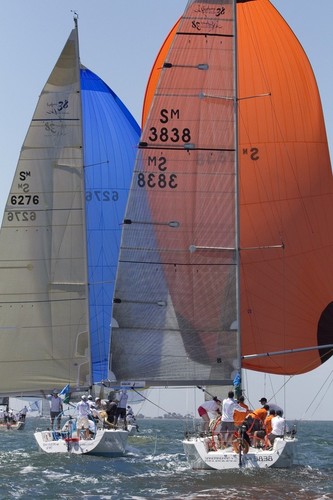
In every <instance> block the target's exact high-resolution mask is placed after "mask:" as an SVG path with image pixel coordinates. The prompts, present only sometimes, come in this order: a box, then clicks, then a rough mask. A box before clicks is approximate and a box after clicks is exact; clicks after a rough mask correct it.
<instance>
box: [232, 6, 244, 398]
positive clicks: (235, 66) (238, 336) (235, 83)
mask: <svg viewBox="0 0 333 500" xmlns="http://www.w3.org/2000/svg"><path fill="white" fill-rule="evenodd" d="M233 19H234V51H233V52H234V86H235V96H234V140H235V198H236V200H235V223H236V252H235V255H236V311H237V359H238V363H239V366H238V369H239V373H240V375H241V376H242V373H241V369H242V368H241V316H240V215H239V158H238V155H239V151H238V149H239V148H238V66H237V61H238V59H237V1H236V0H233ZM241 390H242V384H241V386H240V391H241ZM240 395H241V393H240V394H237V396H240Z"/></svg>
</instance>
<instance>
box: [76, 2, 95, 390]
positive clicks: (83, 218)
mask: <svg viewBox="0 0 333 500" xmlns="http://www.w3.org/2000/svg"><path fill="white" fill-rule="evenodd" d="M72 12H73V13H74V16H73V19H74V27H75V45H76V56H77V57H76V71H77V75H78V85H79V90H78V92H79V94H80V96H79V97H80V101H79V102H80V104H79V114H80V136H81V160H82V193H81V196H82V221H83V228H84V229H83V232H84V235H85V237H84V238H83V246H84V249H83V254H84V256H85V266H84V283H85V296H86V315H87V327H88V335H87V341H88V353H89V354H88V362H89V386H91V385H92V384H93V380H92V357H91V338H90V333H91V328H90V307H89V304H90V301H89V298H90V294H89V283H88V275H89V273H88V249H87V237H88V235H87V220H86V198H85V192H86V189H85V188H86V185H85V184H86V183H85V172H84V170H85V162H84V152H85V147H84V136H83V121H82V120H83V118H82V117H83V110H82V86H81V65H80V49H79V29H78V19H79V16H78V14H77V12H75V11H72Z"/></svg>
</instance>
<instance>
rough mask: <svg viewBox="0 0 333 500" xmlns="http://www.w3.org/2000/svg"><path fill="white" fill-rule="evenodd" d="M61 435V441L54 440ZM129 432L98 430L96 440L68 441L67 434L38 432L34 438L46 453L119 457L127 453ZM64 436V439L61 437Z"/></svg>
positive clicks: (72, 439) (75, 439)
mask: <svg viewBox="0 0 333 500" xmlns="http://www.w3.org/2000/svg"><path fill="white" fill-rule="evenodd" d="M57 435H60V438H59V439H56V440H55V439H54V437H55V436H57ZM128 435H129V432H128V431H125V430H122V429H111V430H110V429H98V430H97V433H96V436H95V438H94V439H89V440H85V439H80V440H78V439H77V438H76V437H75V436H74V435H73V438H70V439H67V438H66V433H58V432H57V433H56V432H52V431H38V432H35V434H34V436H35V439H36V441H37V444H38V446H39V448H40V450H41V451H44V452H45V453H67V454H68V453H74V454H75V455H87V454H89V455H101V456H108V457H117V456H121V455H123V454H124V453H125V451H126V447H127V438H128ZM61 436H62V437H61Z"/></svg>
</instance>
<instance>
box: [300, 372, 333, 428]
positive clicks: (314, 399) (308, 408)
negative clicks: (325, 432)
mask: <svg viewBox="0 0 333 500" xmlns="http://www.w3.org/2000/svg"><path fill="white" fill-rule="evenodd" d="M332 374H333V370H332V371H331V373H330V374H329V375H328V376H327V377H326V380H325V381H324V383H323V385H322V386H321V388H320V390H319V392H318V393H317V394H316V396H315V397H314V398H313V400H312V401H311V403H310V404H309V406H308V407H307V409H306V410H305V412H304V413H303V415H302V417H301V420H303V419H304V417H305V415H306V414H307V412H308V411H309V410H310V408H311V406H312V405H313V404H314V402H315V401H316V399H317V398H318V396H319V394H320V392H321V391H322V390H323V388H324V385H325V384H326V382H327V380H328V379H329V378H330V377H331V376H332ZM332 383H333V379H332V380H331V382H330V384H329V386H328V388H327V389H326V391H325V393H324V395H323V396H322V398H321V400H320V401H319V403H318V406H317V408H315V409H314V411H313V413H312V415H311V416H313V414H314V412H315V411H316V410H317V409H318V407H319V405H320V403H321V402H322V400H323V399H324V397H325V395H326V394H327V391H328V390H329V388H330V387H331V385H332Z"/></svg>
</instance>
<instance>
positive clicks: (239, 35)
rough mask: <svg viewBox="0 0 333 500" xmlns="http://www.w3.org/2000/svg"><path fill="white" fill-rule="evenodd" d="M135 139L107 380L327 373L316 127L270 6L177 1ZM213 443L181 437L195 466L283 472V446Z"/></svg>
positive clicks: (327, 204) (319, 131) (324, 192)
mask: <svg viewBox="0 0 333 500" xmlns="http://www.w3.org/2000/svg"><path fill="white" fill-rule="evenodd" d="M142 128H143V131H142V135H141V138H140V143H139V151H138V153H137V158H136V165H135V169H134V175H133V180H132V185H131V189H130V194H129V201H128V206H127V209H126V214H125V219H124V227H123V234H122V242H121V250H120V257H119V264H118V271H117V278H116V286H115V295H114V310H113V314H114V318H115V320H116V323H117V326H116V327H113V328H112V341H111V352H112V372H113V374H114V376H115V378H116V379H117V380H129V381H130V380H133V381H135V380H136V379H139V380H145V382H146V385H147V386H161V387H163V386H164V387H172V386H193V387H196V386H201V387H206V388H207V387H208V388H209V387H216V388H217V389H218V390H219V389H220V388H221V387H223V388H225V391H226V393H227V392H228V390H231V389H232V388H235V390H236V391H237V392H238V394H241V392H242V391H243V386H242V375H243V371H242V370H243V369H248V370H256V371H258V372H262V373H268V374H280V375H299V374H302V373H306V372H308V371H310V370H313V369H315V368H316V367H318V366H320V365H321V364H322V363H324V362H325V361H327V360H328V359H329V358H330V357H331V355H332V353H333V350H332V345H333V288H332V283H333V230H332V229H333V224H332V217H331V214H332V213H333V184H332V172H331V164H330V158H329V152H328V145H327V138H326V131H325V124H324V119H323V113H322V108H321V102H320V97H319V93H318V89H317V85H316V81H315V77H314V75H313V72H312V69H311V66H310V63H309V61H308V59H307V57H306V55H305V53H304V51H303V49H302V47H301V45H300V43H299V42H298V40H297V38H296V37H295V35H294V34H293V32H292V31H291V29H290V28H289V26H288V25H287V23H286V22H285V21H284V19H283V18H282V17H281V15H280V14H279V13H278V11H277V10H276V9H275V7H274V6H273V5H272V4H271V2H270V1H269V0H242V1H240V0H239V1H235V0H224V1H222V2H221V1H215V0H209V1H197V0H190V1H188V3H187V6H186V8H185V11H184V14H183V16H182V17H181V19H180V20H179V22H178V23H177V24H176V25H175V26H174V28H173V29H172V30H171V32H170V34H169V36H168V37H167V39H166V40H165V42H164V44H163V46H162V48H161V50H160V53H159V54H158V56H157V59H156V62H155V65H154V67H153V70H152V72H151V76H150V80H149V82H148V86H147V91H146V97H145V104H144V110H143V127H142ZM286 416H287V415H286ZM217 438H218V436H215V435H208V436H205V435H204V436H201V435H200V433H197V434H194V435H187V436H185V439H184V440H183V445H184V451H185V454H186V456H187V459H188V462H189V464H190V466H191V467H192V468H194V469H217V470H223V469H233V468H240V467H244V468H267V467H290V466H291V465H292V464H293V461H294V454H295V443H296V441H297V438H295V436H293V435H291V434H290V435H286V436H284V437H283V438H278V439H276V440H275V441H274V446H273V449H272V450H264V449H255V448H253V447H252V446H251V447H250V448H249V450H246V449H245V446H244V443H243V442H242V438H241V437H238V438H237V442H236V443H234V444H235V447H236V450H235V449H234V447H232V448H229V449H228V448H226V449H222V448H221V447H220V446H219V444H218V439H217ZM246 451H248V452H247V453H246Z"/></svg>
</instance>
